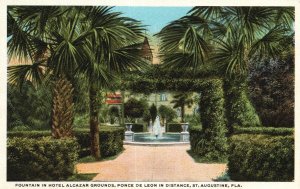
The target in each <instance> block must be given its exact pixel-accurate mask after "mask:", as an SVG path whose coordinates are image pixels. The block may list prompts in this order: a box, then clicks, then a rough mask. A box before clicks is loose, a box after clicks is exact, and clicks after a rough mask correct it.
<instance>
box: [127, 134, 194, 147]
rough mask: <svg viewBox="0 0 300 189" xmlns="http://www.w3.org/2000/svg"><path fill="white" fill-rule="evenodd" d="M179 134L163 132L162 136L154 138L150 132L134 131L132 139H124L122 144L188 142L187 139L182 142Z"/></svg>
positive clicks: (159, 144)
mask: <svg viewBox="0 0 300 189" xmlns="http://www.w3.org/2000/svg"><path fill="white" fill-rule="evenodd" d="M180 136H181V134H180V133H163V134H162V136H159V137H157V138H156V136H155V135H153V134H151V133H134V136H133V141H124V144H130V145H151V146H153V145H154V146H164V145H165V146H166V145H186V144H190V142H189V141H185V142H182V141H181V137H180Z"/></svg>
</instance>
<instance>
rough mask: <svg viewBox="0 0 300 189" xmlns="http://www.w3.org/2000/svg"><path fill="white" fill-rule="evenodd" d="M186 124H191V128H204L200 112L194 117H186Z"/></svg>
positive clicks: (193, 115)
mask: <svg viewBox="0 0 300 189" xmlns="http://www.w3.org/2000/svg"><path fill="white" fill-rule="evenodd" d="M186 122H187V123H189V126H190V127H202V126H201V118H200V110H199V111H198V112H196V113H195V114H192V115H186Z"/></svg>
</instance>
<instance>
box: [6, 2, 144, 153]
mask: <svg viewBox="0 0 300 189" xmlns="http://www.w3.org/2000/svg"><path fill="white" fill-rule="evenodd" d="M8 19H9V22H8V23H9V24H8V30H9V32H8V33H9V36H8V39H9V41H8V47H9V51H8V54H9V56H10V57H13V56H17V57H19V58H20V59H22V58H30V59H31V61H32V62H33V63H32V64H30V65H20V66H13V67H11V68H9V73H10V81H11V82H18V83H22V82H23V81H24V80H26V79H28V78H29V79H31V80H32V81H33V82H34V83H37V84H38V83H41V81H42V80H43V79H44V78H45V74H51V75H53V76H55V78H68V79H69V80H70V79H71V78H72V77H74V76H77V75H82V74H83V75H85V77H86V82H87V83H88V85H89V98H90V132H91V153H92V155H93V156H94V157H95V158H100V151H99V149H100V148H99V122H98V114H99V103H100V102H99V98H98V97H99V96H98V95H99V90H100V89H102V90H103V89H106V88H108V87H110V86H111V85H113V84H114V81H116V80H117V79H118V77H119V75H120V74H121V73H124V72H126V71H128V70H130V69H138V70H141V69H142V68H144V67H145V65H146V64H147V62H145V61H144V60H143V59H142V58H141V57H140V56H139V52H138V49H135V48H133V46H132V45H133V44H135V43H137V42H140V40H142V39H143V28H142V27H141V25H140V23H139V22H138V21H136V20H133V19H130V18H126V17H122V16H121V14H120V13H116V12H111V8H110V7H9V10H8ZM38 55H39V56H38ZM41 57H42V58H41ZM22 68H23V69H22ZM83 82H84V81H83Z"/></svg>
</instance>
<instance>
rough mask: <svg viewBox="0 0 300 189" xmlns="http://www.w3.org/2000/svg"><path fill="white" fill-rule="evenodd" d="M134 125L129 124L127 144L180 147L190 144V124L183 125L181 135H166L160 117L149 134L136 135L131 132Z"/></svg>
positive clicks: (126, 134)
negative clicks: (188, 129)
mask: <svg viewBox="0 0 300 189" xmlns="http://www.w3.org/2000/svg"><path fill="white" fill-rule="evenodd" d="M131 127H132V123H127V124H126V128H127V131H126V132H125V141H124V142H125V144H133V145H180V144H189V132H188V131H187V128H188V123H184V124H183V125H182V130H183V131H182V132H181V133H164V132H163V128H162V127H161V125H160V119H159V116H157V117H156V119H155V121H154V123H153V125H152V122H151V123H150V125H149V132H148V133H134V132H132V131H131Z"/></svg>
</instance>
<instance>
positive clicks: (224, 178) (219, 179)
mask: <svg viewBox="0 0 300 189" xmlns="http://www.w3.org/2000/svg"><path fill="white" fill-rule="evenodd" d="M213 180H214V181H217V182H224V181H231V179H230V177H229V175H228V172H227V171H226V172H224V173H222V175H220V176H218V177H217V178H216V179H213Z"/></svg>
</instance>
